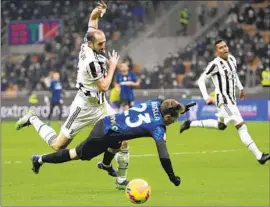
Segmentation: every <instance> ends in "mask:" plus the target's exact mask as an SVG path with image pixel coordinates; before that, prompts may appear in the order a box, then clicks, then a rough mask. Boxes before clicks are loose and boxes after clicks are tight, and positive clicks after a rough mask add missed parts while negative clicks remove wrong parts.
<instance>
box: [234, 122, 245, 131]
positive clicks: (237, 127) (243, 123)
mask: <svg viewBox="0 0 270 207" xmlns="http://www.w3.org/2000/svg"><path fill="white" fill-rule="evenodd" d="M243 125H245V122H241V123H239V124H237V125H236V126H235V127H236V129H237V130H238V129H240V128H241V127H242V126H243Z"/></svg>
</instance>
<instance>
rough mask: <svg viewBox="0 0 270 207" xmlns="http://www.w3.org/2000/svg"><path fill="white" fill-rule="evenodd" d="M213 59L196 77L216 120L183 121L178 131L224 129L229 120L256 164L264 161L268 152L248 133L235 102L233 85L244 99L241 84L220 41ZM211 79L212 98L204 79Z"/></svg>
mask: <svg viewBox="0 0 270 207" xmlns="http://www.w3.org/2000/svg"><path fill="white" fill-rule="evenodd" d="M215 50H216V56H217V57H216V58H215V59H214V60H213V61H211V62H210V63H209V64H208V66H207V67H206V69H205V71H204V72H203V73H202V75H201V77H200V78H199V80H198V85H199V88H200V90H201V93H202V96H203V98H204V100H205V101H206V103H207V104H214V103H215V104H216V106H217V111H218V113H217V117H218V120H214V119H208V120H195V121H190V120H187V121H185V122H184V123H183V125H182V126H181V130H180V132H181V133H182V132H183V131H185V130H187V129H189V128H190V127H202V128H216V129H219V130H225V129H226V127H227V125H228V124H229V123H230V122H233V123H234V125H235V127H236V129H237V130H238V133H239V136H240V138H241V141H242V142H243V143H244V144H245V145H246V146H247V147H248V149H249V150H250V151H251V152H252V153H253V154H254V155H255V157H256V159H257V160H258V162H259V163H260V164H264V163H265V162H266V161H267V160H269V159H270V155H269V154H268V153H262V152H261V151H260V150H259V149H258V147H257V146H256V144H255V142H254V141H253V139H252V138H251V136H250V135H249V133H248V129H247V126H246V124H245V122H244V120H243V118H242V116H241V114H240V112H239V109H238V107H237V105H236V95H235V94H236V92H235V91H236V87H237V88H238V90H240V99H244V98H245V96H246V95H245V91H244V87H243V86H242V84H241V82H240V80H239V77H238V75H237V71H236V70H237V64H236V59H235V58H234V56H233V55H231V54H229V48H228V46H227V44H226V43H225V42H224V41H223V40H218V41H217V42H216V43H215ZM209 78H211V79H212V81H213V83H214V86H215V95H216V97H215V98H213V97H210V96H209V95H208V92H207V89H206V85H205V82H206V80H207V79H209Z"/></svg>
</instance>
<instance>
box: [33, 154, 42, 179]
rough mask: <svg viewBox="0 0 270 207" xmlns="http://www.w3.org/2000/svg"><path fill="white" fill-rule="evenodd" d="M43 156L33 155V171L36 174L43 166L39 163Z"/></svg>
mask: <svg viewBox="0 0 270 207" xmlns="http://www.w3.org/2000/svg"><path fill="white" fill-rule="evenodd" d="M40 158H41V156H39V155H32V157H31V160H32V171H33V172H34V173H35V174H38V173H39V168H40V167H41V166H42V163H39V159H40Z"/></svg>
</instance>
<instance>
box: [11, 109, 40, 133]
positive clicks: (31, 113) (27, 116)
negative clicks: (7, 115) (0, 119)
mask: <svg viewBox="0 0 270 207" xmlns="http://www.w3.org/2000/svg"><path fill="white" fill-rule="evenodd" d="M31 116H37V115H36V112H35V111H34V110H29V111H27V112H26V113H25V114H24V115H23V117H22V118H20V119H19V120H18V121H17V122H16V125H15V127H16V130H20V129H21V128H23V127H26V126H29V125H31V123H30V121H29V119H30V117H31Z"/></svg>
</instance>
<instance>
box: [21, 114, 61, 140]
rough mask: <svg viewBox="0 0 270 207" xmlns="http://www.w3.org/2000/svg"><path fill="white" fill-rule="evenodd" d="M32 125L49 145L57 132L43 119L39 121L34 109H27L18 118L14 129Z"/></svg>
mask: <svg viewBox="0 0 270 207" xmlns="http://www.w3.org/2000/svg"><path fill="white" fill-rule="evenodd" d="M29 125H33V126H34V128H35V129H36V131H37V132H38V134H39V136H40V137H41V138H42V139H43V140H44V141H45V142H46V143H47V144H48V145H51V143H52V142H53V140H54V139H56V138H57V134H56V132H55V131H54V129H53V128H51V127H49V126H48V125H47V124H45V123H44V122H43V121H41V120H40V119H39V118H38V116H37V115H36V113H35V111H34V110H29V111H28V112H26V114H25V115H24V116H23V117H22V118H20V119H19V120H18V121H17V123H16V129H17V130H20V129H22V128H23V127H26V126H29Z"/></svg>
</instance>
